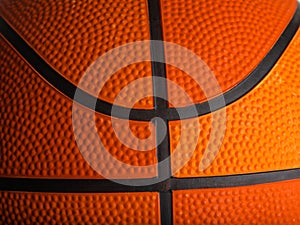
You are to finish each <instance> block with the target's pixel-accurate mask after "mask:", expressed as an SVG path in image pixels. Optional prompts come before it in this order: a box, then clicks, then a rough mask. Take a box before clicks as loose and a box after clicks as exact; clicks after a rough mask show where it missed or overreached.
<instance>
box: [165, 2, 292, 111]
mask: <svg viewBox="0 0 300 225" xmlns="http://www.w3.org/2000/svg"><path fill="white" fill-rule="evenodd" d="M296 7H297V1H295V0H275V1H270V0H253V1H215V0H198V1H193V0H174V1H169V0H161V11H162V25H163V39H164V41H167V42H172V43H176V44H179V45H181V46H184V47H186V48H188V49H190V50H191V51H192V52H194V53H195V54H197V55H198V56H199V57H200V58H201V59H202V60H203V61H204V62H205V63H206V64H207V66H208V68H210V70H211V71H212V72H213V73H214V75H215V76H216V79H217V80H218V82H219V84H220V88H221V90H222V91H223V92H225V91H227V90H229V89H231V88H232V87H234V86H235V85H237V84H238V83H239V82H240V81H242V80H243V79H244V78H245V77H246V76H247V75H248V74H249V73H250V72H251V71H252V70H253V69H254V68H255V67H256V66H257V65H258V64H259V63H260V62H261V60H262V59H263V58H264V57H265V56H266V54H267V53H268V52H269V50H270V49H271V48H272V47H273V45H274V44H275V42H276V41H277V40H278V37H279V36H280V35H281V34H282V32H283V31H284V29H285V28H286V26H287V24H288V23H289V21H290V20H291V18H292V16H293V14H294V12H295V10H296ZM173 57H175V58H178V57H179V58H180V60H181V61H184V62H185V61H186V62H187V63H189V64H190V65H193V63H195V62H192V61H187V59H186V57H185V56H181V55H178V54H174V55H168V54H166V58H167V59H168V58H173ZM166 68H167V78H168V79H170V80H171V81H173V82H175V83H176V84H178V85H179V86H181V87H182V88H183V89H184V90H185V91H186V93H187V94H188V95H189V96H190V97H191V99H192V100H193V102H195V103H199V102H203V101H206V100H207V98H209V99H210V98H212V97H215V96H216V95H219V94H220V93H219V91H218V89H216V88H215V87H214V86H213V83H212V82H211V81H210V80H203V78H202V77H203V76H204V74H203V73H206V72H207V69H206V70H205V69H203V71H195V73H196V74H197V77H196V79H197V81H198V82H199V83H200V84H202V86H201V87H205V89H206V94H207V96H205V95H204V93H203V90H202V89H201V88H200V87H199V86H198V85H197V83H196V82H195V81H194V80H193V79H192V78H191V77H190V76H188V75H187V74H185V73H184V72H182V71H181V70H179V69H177V68H175V67H172V66H170V65H167V67H166ZM201 78H202V79H201ZM168 88H169V90H168V93H169V96H176V98H172V99H174V102H172V104H173V105H176V106H186V105H188V104H189V103H188V102H187V101H186V100H185V99H186V98H184V96H183V95H182V94H181V92H180V91H179V90H178V89H176V90H175V89H174V86H173V87H172V86H171V85H169V86H168Z"/></svg>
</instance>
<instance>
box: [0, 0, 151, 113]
mask: <svg viewBox="0 0 300 225" xmlns="http://www.w3.org/2000/svg"><path fill="white" fill-rule="evenodd" d="M147 10H148V9H147V3H146V1H145V0H129V1H122V0H109V1H107V0H101V1H97V2H96V1H89V0H84V1H72V0H67V1H63V2H61V1H43V0H37V1H30V0H23V1H18V0H13V1H10V0H9V1H6V0H3V1H1V2H0V15H1V16H3V18H4V19H5V20H6V21H7V22H8V23H9V24H11V26H12V27H13V28H14V29H15V30H16V31H17V32H18V33H19V34H20V35H21V36H22V37H23V38H24V40H26V42H27V43H29V44H30V45H31V46H32V47H33V48H34V49H35V50H36V51H37V52H38V53H39V54H40V55H41V57H42V58H44V59H45V60H46V61H47V62H48V63H49V64H50V65H51V66H52V67H53V68H54V69H56V70H57V71H58V72H59V73H61V74H62V76H65V77H66V78H67V79H69V80H70V81H71V82H73V83H74V84H78V82H79V80H80V78H82V76H83V75H84V73H85V72H86V70H87V69H88V67H89V66H90V65H91V64H92V63H93V62H94V61H95V60H96V59H97V58H98V57H100V56H101V55H103V54H105V53H107V52H108V51H109V50H111V49H113V48H116V47H118V46H120V45H124V44H127V43H131V42H135V41H141V40H148V39H150V31H149V21H148V16H147V13H148V11H147ZM136 54H137V52H134V51H131V52H128V56H133V57H134V56H136ZM140 54H149V58H150V46H149V48H146V47H145V48H143V49H141V51H140ZM116 60H122V59H119V58H115V59H113V60H112V61H111V63H115V62H116ZM104 66H106V67H107V68H109V67H110V66H111V65H109V64H106V65H104ZM148 76H151V63H150V62H141V63H136V64H133V65H129V66H127V67H125V68H122V69H120V70H119V71H118V72H117V73H115V74H114V75H113V76H112V77H111V78H110V79H109V80H107V81H105V80H102V79H101V78H102V77H101V76H98V79H97V80H96V81H95V80H92V81H88V82H86V83H85V84H84V85H83V86H82V88H83V89H84V90H85V91H87V92H88V93H90V94H93V95H94V94H95V93H98V92H99V91H100V90H98V88H99V83H105V86H104V87H103V89H102V91H101V92H100V94H99V98H100V99H102V100H105V101H107V102H110V103H113V101H114V100H115V97H116V96H117V95H118V94H119V91H120V90H121V89H122V88H123V87H125V86H126V85H127V84H129V83H130V82H131V81H134V80H136V79H138V78H143V77H148ZM145 89H146V90H152V84H151V83H149V82H141V83H140V85H139V86H138V87H136V88H135V89H132V90H130V93H128V96H135V95H136V94H137V93H139V92H142V91H143V90H145ZM120 105H122V102H120ZM135 108H153V99H152V98H148V99H145V100H143V101H140V102H139V103H138V104H136V105H135Z"/></svg>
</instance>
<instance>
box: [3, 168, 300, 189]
mask: <svg viewBox="0 0 300 225" xmlns="http://www.w3.org/2000/svg"><path fill="white" fill-rule="evenodd" d="M299 178H300V169H290V170H281V171H271V172H262V173H252V174H242V175H228V176H214V177H197V178H174V177H172V178H170V179H168V180H166V181H163V182H158V183H154V184H152V185H145V186H128V185H123V184H119V183H115V182H113V181H110V180H101V179H50V178H49V179H46V178H42V179H41V178H3V177H2V178H0V191H23V192H53V193H56V192H57V193H113V192H168V191H173V190H190V189H203V188H226V187H241V186H250V185H257V184H266V183H273V182H279V181H288V180H295V179H299ZM143 180H144V181H145V182H147V180H148V181H150V182H152V183H153V181H155V179H143ZM130 182H131V183H132V184H134V180H130Z"/></svg>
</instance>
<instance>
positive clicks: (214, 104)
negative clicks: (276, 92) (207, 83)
mask: <svg viewBox="0 0 300 225" xmlns="http://www.w3.org/2000/svg"><path fill="white" fill-rule="evenodd" d="M299 25H300V5H299V3H298V6H297V9H296V12H295V14H294V16H293V18H292V19H291V21H290V23H289V24H288V26H287V27H286V29H285V30H284V32H283V33H282V35H281V36H280V37H279V39H278V41H277V42H276V43H275V45H274V46H273V47H272V49H271V50H270V51H269V53H268V54H267V55H266V56H265V58H264V59H263V60H262V61H261V62H260V63H259V64H258V66H257V67H256V68H255V69H254V70H253V71H252V72H251V73H250V74H249V75H248V76H247V77H246V78H245V79H244V80H243V81H241V82H240V83H239V84H237V85H236V86H235V87H233V88H232V89H230V90H229V91H227V92H225V93H224V94H223V95H221V96H218V97H215V98H213V99H211V100H209V101H207V102H203V103H199V104H195V106H196V109H197V112H198V115H195V113H194V110H193V109H194V107H195V106H188V107H182V108H176V109H175V108H168V118H170V119H171V120H179V119H189V118H193V117H195V116H202V115H205V114H208V113H210V112H214V111H217V110H219V109H221V108H224V100H225V106H228V105H230V104H232V103H233V102H235V101H237V100H238V99H240V98H241V97H243V96H245V95H246V94H247V93H249V92H250V91H251V90H252V89H253V88H255V87H256V86H257V85H258V84H259V83H260V82H261V81H262V80H263V79H264V78H265V77H266V76H267V75H268V73H269V72H270V71H271V69H272V68H273V67H274V65H275V64H276V63H277V62H278V60H279V59H280V57H281V56H282V54H283V53H284V51H285V50H286V48H287V47H288V45H289V44H290V41H291V40H292V39H293V37H294V36H295V34H296V32H297V30H298V28H299ZM178 115H182V116H180V117H179V116H178Z"/></svg>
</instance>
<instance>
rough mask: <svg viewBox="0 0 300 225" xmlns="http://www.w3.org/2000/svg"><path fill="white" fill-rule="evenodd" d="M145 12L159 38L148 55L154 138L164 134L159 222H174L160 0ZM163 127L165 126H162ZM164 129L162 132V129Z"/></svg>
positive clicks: (159, 150)
mask: <svg viewBox="0 0 300 225" xmlns="http://www.w3.org/2000/svg"><path fill="white" fill-rule="evenodd" d="M148 13H149V23H150V36H151V40H158V41H160V42H155V45H153V43H151V46H150V49H151V58H152V62H151V63H152V81H153V82H152V85H153V86H152V88H153V96H154V97H153V98H154V107H155V112H156V114H157V115H159V119H156V120H155V127H156V129H155V132H156V140H157V141H158V140H160V138H161V137H164V138H163V140H162V142H161V143H159V144H158V145H157V147H156V154H157V160H158V162H160V163H159V164H158V177H159V178H162V180H165V179H166V180H165V181H163V182H162V183H163V184H164V185H163V187H164V188H165V189H161V190H160V191H159V192H160V193H159V196H160V197H159V205H160V223H161V225H170V224H173V221H172V215H173V213H172V193H171V192H170V191H168V192H166V191H165V190H168V188H169V182H170V180H169V177H171V162H170V145H169V143H170V141H169V138H170V137H169V126H168V120H167V114H166V112H167V108H168V92H167V81H166V65H165V63H161V62H164V61H165V53H164V44H163V42H162V40H163V31H162V24H161V12H160V0H148ZM159 58H160V59H161V62H156V61H155V59H159ZM164 128H165V129H164ZM164 132H165V133H164Z"/></svg>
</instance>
